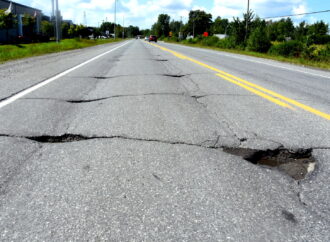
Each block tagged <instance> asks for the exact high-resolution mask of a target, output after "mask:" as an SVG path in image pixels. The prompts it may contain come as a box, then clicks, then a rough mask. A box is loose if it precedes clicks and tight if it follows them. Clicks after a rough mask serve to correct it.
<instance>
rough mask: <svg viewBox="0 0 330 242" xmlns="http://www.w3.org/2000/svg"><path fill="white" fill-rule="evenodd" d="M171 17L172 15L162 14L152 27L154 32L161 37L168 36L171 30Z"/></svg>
mask: <svg viewBox="0 0 330 242" xmlns="http://www.w3.org/2000/svg"><path fill="white" fill-rule="evenodd" d="M170 19H171V17H170V16H169V15H167V14H160V15H159V16H158V20H157V23H155V24H154V25H153V27H152V32H153V33H154V34H155V35H157V36H159V37H165V36H168V35H169V32H170Z"/></svg>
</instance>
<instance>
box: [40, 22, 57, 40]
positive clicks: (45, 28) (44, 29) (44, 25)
mask: <svg viewBox="0 0 330 242" xmlns="http://www.w3.org/2000/svg"><path fill="white" fill-rule="evenodd" d="M41 33H42V34H43V35H46V36H53V35H54V25H53V24H52V23H51V22H49V21H46V20H44V21H41Z"/></svg>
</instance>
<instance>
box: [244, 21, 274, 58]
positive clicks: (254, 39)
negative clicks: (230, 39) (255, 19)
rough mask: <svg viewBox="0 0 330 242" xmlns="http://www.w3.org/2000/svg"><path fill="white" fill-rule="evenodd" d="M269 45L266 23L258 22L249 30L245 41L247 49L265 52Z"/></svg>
mask: <svg viewBox="0 0 330 242" xmlns="http://www.w3.org/2000/svg"><path fill="white" fill-rule="evenodd" d="M270 46H271V42H270V39H269V37H268V35H267V31H266V24H260V25H259V26H257V27H256V28H255V29H254V30H253V31H252V32H251V34H250V36H249V39H248V41H247V47H248V49H249V50H252V51H257V52H264V53H265V52H267V51H268V50H269V48H270Z"/></svg>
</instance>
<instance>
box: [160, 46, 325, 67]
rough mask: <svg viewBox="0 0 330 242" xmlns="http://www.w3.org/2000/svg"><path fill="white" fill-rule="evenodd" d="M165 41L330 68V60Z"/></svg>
mask: <svg viewBox="0 0 330 242" xmlns="http://www.w3.org/2000/svg"><path fill="white" fill-rule="evenodd" d="M165 42H168V43H174V44H180V45H186V46H191V47H199V48H204V49H211V50H217V51H225V52H229V53H235V54H242V55H248V56H254V57H259V58H266V59H271V60H277V61H281V62H288V63H291V64H297V65H302V66H309V67H316V68H320V69H326V70H330V60H329V61H313V60H308V59H304V58H293V57H292V58H290V57H283V56H274V55H270V54H266V53H265V54H264V53H258V52H253V51H246V50H236V49H221V48H217V47H211V46H205V45H201V44H189V43H182V42H176V41H168V40H165Z"/></svg>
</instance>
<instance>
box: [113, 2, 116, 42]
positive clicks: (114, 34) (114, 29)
mask: <svg viewBox="0 0 330 242" xmlns="http://www.w3.org/2000/svg"><path fill="white" fill-rule="evenodd" d="M116 14H117V0H115V23H114V27H113V36H114V38H116Z"/></svg>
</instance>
